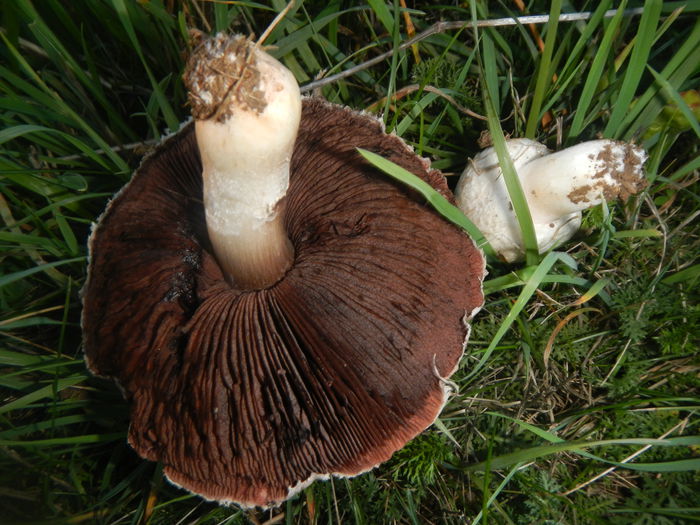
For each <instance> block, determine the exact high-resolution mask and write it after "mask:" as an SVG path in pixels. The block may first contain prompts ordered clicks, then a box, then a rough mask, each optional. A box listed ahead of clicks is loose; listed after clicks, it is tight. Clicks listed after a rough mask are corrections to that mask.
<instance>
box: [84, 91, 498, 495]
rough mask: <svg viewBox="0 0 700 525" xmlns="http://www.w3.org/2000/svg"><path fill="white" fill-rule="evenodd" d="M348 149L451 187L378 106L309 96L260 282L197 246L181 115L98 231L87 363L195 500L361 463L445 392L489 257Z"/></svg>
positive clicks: (192, 177)
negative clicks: (279, 234) (281, 253)
mask: <svg viewBox="0 0 700 525" xmlns="http://www.w3.org/2000/svg"><path fill="white" fill-rule="evenodd" d="M357 147H361V148H366V149H369V150H372V151H374V152H376V153H378V154H380V155H383V156H385V157H387V158H389V159H390V160H392V161H393V162H396V163H397V164H399V165H401V166H403V167H404V168H406V169H408V170H409V171H411V172H413V173H415V174H417V175H419V176H420V177H422V178H423V179H424V180H426V181H428V182H429V183H431V184H432V185H433V186H434V187H436V188H437V189H439V190H440V191H441V192H443V193H444V194H446V195H449V190H448V189H447V186H446V183H445V180H444V178H443V177H442V175H441V174H439V172H435V171H430V170H429V169H428V168H426V165H425V163H424V161H422V160H421V159H420V158H418V157H417V156H416V155H415V154H414V153H412V152H411V151H410V149H409V148H408V147H407V146H406V145H405V144H404V143H403V142H402V141H401V140H400V139H398V138H397V137H395V136H391V135H387V134H385V133H384V132H383V129H382V126H381V124H380V123H379V122H378V121H376V120H375V119H374V118H372V117H368V116H366V115H361V114H358V113H355V112H352V111H350V110H348V109H345V108H341V107H339V106H335V105H332V104H329V103H327V102H324V101H321V100H316V99H306V100H305V101H304V105H303V114H302V122H301V126H300V130H299V134H298V138H297V142H296V147H295V151H294V155H293V158H292V168H291V176H290V186H289V191H288V194H287V197H286V199H287V201H286V212H285V213H286V215H285V225H286V228H287V232H288V234H289V237H290V240H291V242H292V244H293V245H294V250H295V260H294V263H293V265H292V267H291V269H290V270H289V271H288V272H287V274H286V275H285V276H284V277H283V278H282V279H281V280H280V281H279V282H277V283H276V284H275V285H273V286H271V287H270V288H267V289H264V290H258V291H241V290H237V289H235V288H234V287H232V286H231V285H229V284H228V283H227V282H226V280H225V279H224V278H223V276H222V273H221V270H220V269H219V267H218V265H217V262H216V260H215V259H214V256H213V255H212V252H211V249H210V247H209V246H208V239H207V235H206V226H205V224H204V211H203V208H202V202H201V195H202V181H201V164H200V161H199V155H198V152H197V146H196V140H195V135H194V129H193V126H192V125H191V124H190V125H187V126H185V127H184V128H183V129H182V130H181V131H180V132H178V133H177V134H175V135H174V136H172V137H170V138H169V139H167V140H166V141H164V142H163V143H162V144H161V146H160V147H159V148H158V149H157V150H156V151H155V152H154V153H153V154H151V155H150V156H149V157H148V158H147V159H145V160H144V162H143V163H142V165H141V167H140V168H139V169H138V170H137V172H136V174H135V175H134V177H133V179H132V181H131V182H130V183H129V184H128V185H127V186H126V187H125V188H124V189H123V190H122V191H121V192H120V193H119V195H118V196H117V197H116V198H115V199H114V200H113V201H112V202H111V203H110V205H109V206H108V208H107V210H106V211H105V213H104V214H103V216H102V217H101V218H100V221H99V223H98V224H97V225H96V227H95V229H94V232H93V235H92V237H91V240H90V252H91V260H90V265H89V274H88V281H87V284H86V286H85V288H84V290H83V307H84V308H83V331H84V346H85V354H86V360H87V362H88V366H89V367H90V369H91V370H92V371H93V372H94V373H96V374H98V375H101V376H107V377H111V378H114V379H115V380H116V381H118V383H119V384H120V386H121V387H122V389H123V391H124V393H125V395H126V397H127V398H128V399H129V400H130V401H131V426H130V430H129V441H130V443H131V445H132V446H133V447H134V449H135V450H136V451H137V452H138V453H139V454H140V455H141V456H143V457H145V458H147V459H150V460H154V461H162V463H163V465H164V472H165V474H166V475H167V476H168V478H169V479H170V480H171V481H173V482H174V483H176V484H178V485H181V486H183V487H184V488H186V489H188V490H190V491H193V492H195V493H198V494H200V495H202V496H203V497H205V498H207V499H214V500H219V501H223V502H227V503H228V502H236V503H239V504H242V505H244V506H253V505H259V506H269V505H275V504H278V503H280V502H281V501H283V500H284V499H286V498H287V497H289V496H290V495H292V494H293V493H294V492H295V491H296V490H297V489H299V488H301V487H303V486H304V485H305V484H307V483H308V482H310V481H312V480H313V479H316V478H319V477H327V476H328V475H331V474H334V475H344V476H351V475H355V474H359V473H361V472H364V471H366V470H369V469H370V468H372V467H373V466H375V465H377V464H379V463H381V462H383V461H385V460H387V459H388V458H389V457H390V456H391V454H392V453H393V452H395V451H396V450H398V449H399V448H401V447H402V446H403V445H404V444H405V443H406V442H407V441H408V440H410V439H411V438H413V437H414V436H416V435H417V434H418V433H419V432H421V431H422V430H424V429H425V428H426V427H427V426H429V425H430V424H431V423H432V422H433V421H434V420H435V418H436V417H437V415H438V414H439V411H440V410H441V408H442V406H443V405H444V403H445V400H446V395H447V388H446V386H445V384H444V378H446V377H449V376H450V375H451V374H452V373H453V372H454V371H455V369H456V367H457V365H458V362H459V359H460V357H461V355H462V352H463V344H464V342H465V340H466V337H467V335H468V326H467V324H466V319H469V318H470V317H471V316H472V315H473V314H474V313H475V312H476V311H477V310H478V309H479V308H480V307H481V305H482V303H483V295H482V291H481V281H482V279H483V276H484V260H483V256H482V254H481V252H480V251H479V250H478V249H477V248H475V246H474V244H473V242H472V241H471V240H470V239H469V238H468V237H467V236H466V235H465V234H464V233H463V232H461V231H460V230H458V229H457V228H456V227H454V226H453V225H451V224H449V223H447V222H445V221H444V220H443V219H441V218H440V217H439V216H438V215H437V214H436V213H435V212H433V211H432V210H430V209H429V208H428V207H427V206H426V205H425V204H424V202H423V201H422V200H421V199H420V198H419V197H418V196H417V195H415V194H412V193H409V190H407V189H405V188H403V187H401V186H399V185H398V184H396V183H394V182H393V181H391V180H388V179H387V178H386V177H384V176H383V175H381V174H379V173H378V172H377V171H376V170H375V169H374V168H372V167H371V166H370V165H369V164H367V163H366V162H365V161H364V160H363V159H362V158H361V157H360V156H359V155H358V154H357V152H356V150H355V148H357Z"/></svg>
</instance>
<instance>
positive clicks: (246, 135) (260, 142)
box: [185, 35, 301, 289]
mask: <svg viewBox="0 0 700 525" xmlns="http://www.w3.org/2000/svg"><path fill="white" fill-rule="evenodd" d="M185 82H186V84H187V87H188V89H189V95H190V103H191V105H192V114H193V116H194V117H195V130H196V135H197V145H198V147H199V152H200V156H201V159H202V182H203V196H204V209H205V215H206V221H207V230H208V232H209V239H210V241H211V244H212V248H213V250H214V253H215V255H216V258H217V260H218V262H219V264H220V266H221V268H222V270H223V272H224V274H225V275H226V278H227V279H228V280H229V281H230V282H231V284H232V285H233V286H236V287H237V288H241V289H261V288H266V287H268V286H271V285H272V284H274V283H275V282H277V281H278V280H279V279H280V278H281V277H282V276H283V275H284V274H285V272H286V271H287V270H288V269H289V267H290V266H291V264H292V261H293V258H294V250H293V247H292V244H291V242H290V241H289V239H288V237H287V233H286V231H285V229H284V224H283V220H284V197H285V194H286V191H287V187H288V185H289V168H290V162H291V157H292V151H293V148H294V141H295V139H296V134H297V130H298V127H299V120H300V117H301V96H300V94H299V87H298V85H297V83H296V80H295V79H294V76H293V75H292V74H291V72H290V71H289V70H287V69H286V68H285V67H284V66H283V65H282V64H280V63H279V62H278V61H277V60H275V59H274V58H272V57H271V56H269V55H268V54H267V53H265V52H264V51H262V50H261V49H260V48H259V47H258V46H256V45H255V44H253V43H252V42H250V41H248V40H247V39H245V38H244V37H242V36H233V37H227V36H224V35H217V36H216V37H214V38H213V39H210V40H207V41H205V42H203V43H202V44H200V45H199V46H198V48H197V49H196V50H195V51H194V53H193V55H192V57H191V58H190V61H189V63H188V68H187V71H186V72H185Z"/></svg>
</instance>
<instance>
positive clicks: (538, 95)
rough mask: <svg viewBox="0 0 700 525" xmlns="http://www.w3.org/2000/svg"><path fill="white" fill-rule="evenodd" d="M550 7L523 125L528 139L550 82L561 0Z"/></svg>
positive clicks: (535, 126)
mask: <svg viewBox="0 0 700 525" xmlns="http://www.w3.org/2000/svg"><path fill="white" fill-rule="evenodd" d="M551 6H552V7H551V9H550V11H549V22H548V23H547V36H546V38H545V42H544V51H543V52H542V57H541V58H540V62H539V66H538V68H537V79H536V83H535V90H534V92H533V94H532V103H531V104H530V112H529V114H528V118H527V125H526V127H525V136H526V137H527V138H530V139H534V138H535V135H536V133H537V126H538V125H539V123H540V118H541V117H542V115H541V113H542V111H541V110H542V103H543V101H544V97H545V95H546V94H547V90H548V89H549V85H550V84H551V82H552V71H551V65H552V52H553V50H554V46H555V45H556V41H557V27H558V23H559V14H560V13H561V0H554V1H553V2H552V3H551Z"/></svg>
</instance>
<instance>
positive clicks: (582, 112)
mask: <svg viewBox="0 0 700 525" xmlns="http://www.w3.org/2000/svg"><path fill="white" fill-rule="evenodd" d="M626 5H627V0H623V1H622V2H621V3H620V6H619V7H618V11H617V13H616V14H615V16H614V17H613V18H612V20H611V21H610V23H609V24H608V27H607V28H606V30H605V33H604V34H603V40H602V41H601V43H600V46H598V50H597V52H596V55H595V58H594V59H593V62H592V63H591V67H590V70H589V71H588V74H587V75H586V82H585V83H584V85H583V89H582V90H581V96H580V97H579V101H578V105H577V106H576V113H575V114H574V120H573V122H572V123H571V128H569V139H572V138H575V137H578V136H579V135H580V134H581V131H582V130H583V126H584V119H585V118H586V116H587V115H588V109H589V107H590V105H591V102H592V101H593V97H594V96H595V94H596V90H597V89H598V86H599V84H600V79H601V77H602V75H603V71H604V68H605V66H606V65H607V62H608V57H609V56H610V49H611V46H612V43H613V40H614V38H615V36H616V35H617V32H618V28H619V26H620V22H621V21H622V18H623V10H624V8H625V6H626Z"/></svg>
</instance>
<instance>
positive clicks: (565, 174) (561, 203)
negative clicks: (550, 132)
mask: <svg viewBox="0 0 700 525" xmlns="http://www.w3.org/2000/svg"><path fill="white" fill-rule="evenodd" d="M645 160H646V154H645V153H644V151H643V150H642V149H641V148H639V147H637V146H634V145H632V144H627V143H624V142H617V141H613V140H593V141H589V142H583V143H581V144H577V145H576V146H572V147H570V148H567V149H565V150H561V151H558V152H556V153H551V154H549V155H544V156H542V157H539V158H536V159H533V160H531V161H529V162H527V163H526V164H525V165H523V166H521V167H519V168H518V175H519V177H520V179H521V183H522V185H523V191H524V192H525V197H526V198H527V201H528V204H529V205H530V211H531V213H532V219H533V221H534V222H535V223H547V222H549V221H553V220H556V219H558V218H560V217H563V216H566V215H570V214H572V213H575V212H578V211H582V210H585V209H587V208H590V207H592V206H595V205H597V204H600V203H602V202H603V201H610V200H613V199H615V198H617V197H618V196H621V197H623V198H626V197H627V196H629V195H630V194H633V193H636V191H638V186H639V184H640V183H641V181H642V180H643V173H642V165H643V163H644V161H645Z"/></svg>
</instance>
